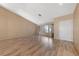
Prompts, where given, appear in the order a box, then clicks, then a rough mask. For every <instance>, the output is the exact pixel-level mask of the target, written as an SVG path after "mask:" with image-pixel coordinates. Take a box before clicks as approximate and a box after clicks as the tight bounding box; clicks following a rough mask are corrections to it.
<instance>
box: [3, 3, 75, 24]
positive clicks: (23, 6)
mask: <svg viewBox="0 0 79 59" xmlns="http://www.w3.org/2000/svg"><path fill="white" fill-rule="evenodd" d="M1 5H2V6H3V7H5V8H7V9H9V10H11V11H13V12H15V13H16V14H19V15H20V16H22V17H24V18H26V19H28V20H30V21H32V22H34V23H36V24H38V25H41V24H45V23H47V22H51V21H53V20H54V19H53V18H55V17H58V16H63V15H67V14H71V13H73V12H74V9H75V5H76V4H74V3H63V4H59V3H6V4H1ZM38 14H41V15H42V16H38Z"/></svg>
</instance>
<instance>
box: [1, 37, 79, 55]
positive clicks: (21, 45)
mask: <svg viewBox="0 0 79 59" xmlns="http://www.w3.org/2000/svg"><path fill="white" fill-rule="evenodd" d="M0 55H1V56H76V55H78V54H77V52H76V50H75V49H74V46H73V43H72V42H68V41H59V40H54V41H53V47H52V48H51V49H47V48H45V47H43V46H42V44H41V43H40V42H39V41H37V40H36V39H34V38H32V37H30V38H17V39H7V40H0Z"/></svg>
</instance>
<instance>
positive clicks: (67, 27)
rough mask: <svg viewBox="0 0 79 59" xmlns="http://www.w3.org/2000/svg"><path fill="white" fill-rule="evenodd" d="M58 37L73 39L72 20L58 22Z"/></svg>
mask: <svg viewBox="0 0 79 59" xmlns="http://www.w3.org/2000/svg"><path fill="white" fill-rule="evenodd" d="M58 34H59V39H61V40H67V41H73V20H64V21H60V22H59V33H58Z"/></svg>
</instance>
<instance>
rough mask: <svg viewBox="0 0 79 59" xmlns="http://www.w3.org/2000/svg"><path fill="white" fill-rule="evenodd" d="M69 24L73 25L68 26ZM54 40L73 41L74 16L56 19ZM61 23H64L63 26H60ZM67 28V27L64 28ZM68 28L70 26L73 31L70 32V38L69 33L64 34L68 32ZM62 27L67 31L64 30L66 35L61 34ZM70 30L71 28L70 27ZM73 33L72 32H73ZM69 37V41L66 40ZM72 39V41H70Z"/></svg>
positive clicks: (69, 15)
mask: <svg viewBox="0 0 79 59" xmlns="http://www.w3.org/2000/svg"><path fill="white" fill-rule="evenodd" d="M65 22H66V23H67V22H69V23H71V24H69V23H68V25H67V24H66V23H65ZM53 23H54V39H60V40H67V41H72V40H73V28H72V27H73V14H68V15H65V16H60V17H56V18H54V22H53ZM61 23H63V24H62V25H60V24H61ZM64 26H66V27H64ZM67 26H70V27H71V28H72V29H71V30H70V31H69V36H68V35H67V34H68V32H64V31H67V30H68V29H67ZM60 27H62V29H63V28H66V29H67V30H63V32H64V34H63V33H62V34H60V33H61V32H62V31H60ZM68 28H69V27H68ZM71 31H72V32H71ZM60 36H62V38H63V39H61V38H60ZM67 37H68V39H66V38H67ZM69 38H70V39H69Z"/></svg>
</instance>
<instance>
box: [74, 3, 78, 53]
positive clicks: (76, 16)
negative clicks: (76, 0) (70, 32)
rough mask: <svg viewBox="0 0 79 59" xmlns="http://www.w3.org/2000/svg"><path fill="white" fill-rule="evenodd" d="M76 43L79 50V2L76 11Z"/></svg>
mask: <svg viewBox="0 0 79 59" xmlns="http://www.w3.org/2000/svg"><path fill="white" fill-rule="evenodd" d="M74 44H75V48H76V49H77V51H78V52H79V4H77V6H76V9H75V12H74Z"/></svg>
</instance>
